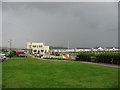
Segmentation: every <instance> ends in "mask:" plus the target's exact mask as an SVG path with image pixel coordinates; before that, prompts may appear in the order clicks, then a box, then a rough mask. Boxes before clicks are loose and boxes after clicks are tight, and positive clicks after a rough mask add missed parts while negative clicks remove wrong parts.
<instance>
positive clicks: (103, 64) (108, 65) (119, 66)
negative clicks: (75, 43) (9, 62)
mask: <svg viewBox="0 0 120 90" xmlns="http://www.w3.org/2000/svg"><path fill="white" fill-rule="evenodd" d="M28 55H29V56H32V57H33V58H35V57H34V56H33V55H30V54H28ZM36 59H40V60H47V61H64V62H80V63H86V64H95V65H101V66H106V67H114V68H120V65H114V64H105V63H94V62H86V61H69V60H50V59H42V58H36Z"/></svg>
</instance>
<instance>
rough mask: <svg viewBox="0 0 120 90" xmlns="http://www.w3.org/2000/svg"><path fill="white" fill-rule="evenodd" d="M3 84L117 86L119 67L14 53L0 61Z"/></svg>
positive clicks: (8, 86) (75, 86) (13, 85)
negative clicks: (35, 57) (36, 57)
mask: <svg viewBox="0 0 120 90" xmlns="http://www.w3.org/2000/svg"><path fill="white" fill-rule="evenodd" d="M2 68H3V72H2V75H3V76H2V78H3V79H2V85H3V88H117V87H118V69H117V68H112V67H104V66H97V65H91V64H84V63H79V62H64V61H43V60H37V59H33V58H31V57H27V58H22V57H13V58H11V59H9V60H7V61H5V62H3V64H2Z"/></svg>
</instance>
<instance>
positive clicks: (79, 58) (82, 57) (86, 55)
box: [76, 53, 95, 61]
mask: <svg viewBox="0 0 120 90" xmlns="http://www.w3.org/2000/svg"><path fill="white" fill-rule="evenodd" d="M91 57H95V54H93V53H79V54H78V55H77V57H76V60H77V61H91Z"/></svg>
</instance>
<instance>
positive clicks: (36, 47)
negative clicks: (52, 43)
mask: <svg viewBox="0 0 120 90" xmlns="http://www.w3.org/2000/svg"><path fill="white" fill-rule="evenodd" d="M26 49H27V52H28V53H30V54H36V53H39V54H45V53H47V52H49V46H45V45H44V43H32V42H27V44H26Z"/></svg>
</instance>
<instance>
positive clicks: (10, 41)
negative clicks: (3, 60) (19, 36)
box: [8, 40, 12, 54]
mask: <svg viewBox="0 0 120 90" xmlns="http://www.w3.org/2000/svg"><path fill="white" fill-rule="evenodd" d="M8 42H9V49H10V50H9V54H10V52H11V43H12V40H9V41H8Z"/></svg>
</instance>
